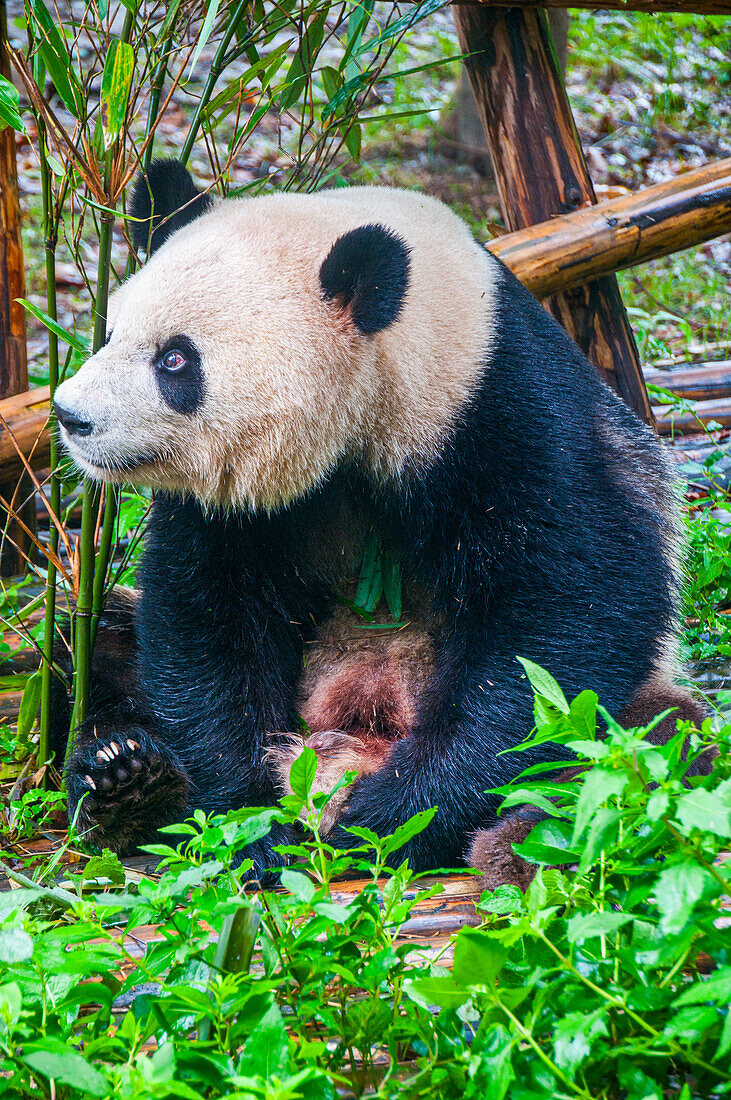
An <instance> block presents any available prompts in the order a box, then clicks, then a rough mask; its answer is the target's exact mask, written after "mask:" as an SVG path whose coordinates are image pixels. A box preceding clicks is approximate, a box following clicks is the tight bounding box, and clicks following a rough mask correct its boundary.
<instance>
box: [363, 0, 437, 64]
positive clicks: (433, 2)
mask: <svg viewBox="0 0 731 1100" xmlns="http://www.w3.org/2000/svg"><path fill="white" fill-rule="evenodd" d="M447 3H448V0H424V3H422V4H418V5H414V7H413V8H412V9H411V10H410V11H409V12H407V14H406V15H402V16H401V18H400V19H396V20H394V22H393V23H390V24H389V25H388V26H387V27H384V28H383V30H382V31H381V32H380V34H377V35H376V36H375V37H374V38H369V39H368V40H367V41H366V42H364V43H363V45H362V46H359V47H358V49H357V50H354V51H353V58H356V57H361V56H362V54H364V53H367V52H368V51H369V50H378V49H380V48H381V46H382V45H383V44H384V42H388V41H389V40H390V39H391V38H397V37H400V36H401V35H402V34H404V33H405V32H406V31H407V30H409V29H410V28H411V27H413V26H414V24H415V23H418V22H419V21H420V20H421V19H426V17H427V16H429V15H433V14H434V13H435V12H437V11H440V10H441V8H443V7H445V6H446V4H447Z"/></svg>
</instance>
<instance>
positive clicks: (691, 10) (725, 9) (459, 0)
mask: <svg viewBox="0 0 731 1100" xmlns="http://www.w3.org/2000/svg"><path fill="white" fill-rule="evenodd" d="M452 3H454V4H459V5H460V6H464V5H468V4H475V5H478V6H480V7H490V8H505V7H511V8H535V7H536V6H537V5H536V3H535V0H510V3H509V4H505V3H504V2H503V3H499V0H452ZM540 6H541V7H542V8H588V9H590V10H597V9H599V10H604V9H610V10H614V11H644V12H647V13H648V14H650V15H655V14H656V13H657V12H667V11H677V12H681V13H683V14H686V15H727V14H728V13H729V12H731V0H541V4H540Z"/></svg>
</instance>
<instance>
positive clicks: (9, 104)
mask: <svg viewBox="0 0 731 1100" xmlns="http://www.w3.org/2000/svg"><path fill="white" fill-rule="evenodd" d="M19 105H20V95H19V93H18V89H17V88H16V87H15V85H14V84H12V83H11V81H9V80H8V79H7V78H6V77H4V76H0V123H2V128H3V129H4V128H5V127H6V126H12V128H13V129H14V130H19V131H20V132H21V133H22V134H24V133H25V126H24V125H23V120H22V118H21V117H20V110H19Z"/></svg>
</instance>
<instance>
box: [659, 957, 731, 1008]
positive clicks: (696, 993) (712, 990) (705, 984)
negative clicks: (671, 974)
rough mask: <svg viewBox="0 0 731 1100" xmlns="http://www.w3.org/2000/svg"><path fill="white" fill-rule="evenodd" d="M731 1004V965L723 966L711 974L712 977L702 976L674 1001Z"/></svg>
mask: <svg viewBox="0 0 731 1100" xmlns="http://www.w3.org/2000/svg"><path fill="white" fill-rule="evenodd" d="M709 1001H710V1002H712V1003H713V1004H722V1005H731V966H723V967H721V968H720V969H719V970H717V971H716V972H715V974H711V976H710V978H701V979H699V980H698V981H697V982H694V983H693V985H692V986H690V988H689V989H686V990H684V991H683V992H682V993H681V994H680V996H679V997H676V998H675V1000H674V1001H673V1004H674V1005H677V1006H680V1005H698V1004H708V1003H709Z"/></svg>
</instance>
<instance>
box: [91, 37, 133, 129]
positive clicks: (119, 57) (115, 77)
mask: <svg viewBox="0 0 731 1100" xmlns="http://www.w3.org/2000/svg"><path fill="white" fill-rule="evenodd" d="M134 68H135V52H134V50H133V49H132V47H131V46H130V44H129V43H128V42H120V41H119V40H118V39H112V41H111V42H110V44H109V52H108V53H107V58H106V61H105V62H104V72H103V73H102V87H101V96H100V110H101V121H102V128H103V130H104V148H105V149H109V148H110V147H111V146H112V145H113V144H114V142H115V141H116V139H117V137H118V136H119V132H120V130H121V129H122V127H123V126H124V120H125V116H126V114H127V103H128V100H129V90H130V87H131V85H132V75H133V73H134Z"/></svg>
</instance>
